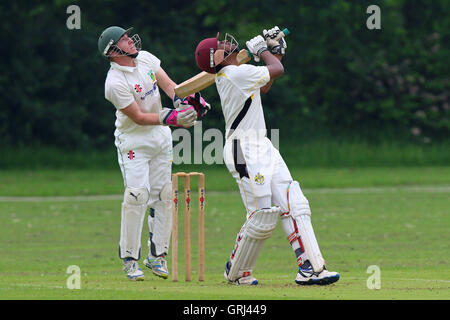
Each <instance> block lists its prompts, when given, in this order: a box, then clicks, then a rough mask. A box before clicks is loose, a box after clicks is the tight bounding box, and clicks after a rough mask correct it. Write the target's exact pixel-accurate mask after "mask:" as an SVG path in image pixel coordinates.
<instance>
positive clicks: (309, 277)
mask: <svg viewBox="0 0 450 320" xmlns="http://www.w3.org/2000/svg"><path fill="white" fill-rule="evenodd" d="M338 280H339V273H337V272H330V271H328V270H327V269H326V268H325V267H324V268H323V270H322V271H321V272H319V273H317V272H314V270H313V268H312V266H311V265H310V264H308V266H301V267H299V268H298V273H297V277H296V278H295V282H296V283H297V284H300V285H313V284H316V285H328V284H332V283H334V282H336V281H338Z"/></svg>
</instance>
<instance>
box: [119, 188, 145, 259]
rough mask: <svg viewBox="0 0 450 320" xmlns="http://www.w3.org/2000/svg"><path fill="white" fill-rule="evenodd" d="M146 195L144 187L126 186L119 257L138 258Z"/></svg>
mask: <svg viewBox="0 0 450 320" xmlns="http://www.w3.org/2000/svg"><path fill="white" fill-rule="evenodd" d="M148 197H149V194H148V191H147V189H146V188H130V187H127V188H126V189H125V194H124V202H123V203H122V220H121V229H120V242H119V255H120V258H121V259H124V258H133V259H135V260H138V259H139V256H140V251H141V234H142V226H143V223H144V217H145V212H146V210H147V201H148Z"/></svg>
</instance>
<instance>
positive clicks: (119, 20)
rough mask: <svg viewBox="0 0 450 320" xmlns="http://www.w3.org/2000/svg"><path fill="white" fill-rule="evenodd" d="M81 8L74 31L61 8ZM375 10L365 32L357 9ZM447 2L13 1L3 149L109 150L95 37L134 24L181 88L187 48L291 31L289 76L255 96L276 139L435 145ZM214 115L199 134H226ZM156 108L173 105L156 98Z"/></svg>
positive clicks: (441, 121)
mask: <svg viewBox="0 0 450 320" xmlns="http://www.w3.org/2000/svg"><path fill="white" fill-rule="evenodd" d="M71 4H76V5H78V6H79V7H80V9H81V29H80V30H69V29H68V28H67V27H66V19H67V18H68V16H69V15H68V14H67V13H66V8H67V7H68V6H69V5H71ZM371 4H377V5H378V6H379V7H380V8H381V19H382V20H381V30H369V29H367V27H366V19H367V18H368V17H369V14H367V13H366V8H367V7H368V6H369V5H371ZM449 7H450V6H449V5H448V2H447V1H446V0H435V1H425V0H413V1H406V0H398V1H394V0H385V1H325V0H320V1H312V0H310V1H294V0H279V1H256V0H246V1H225V0H215V1H210V0H194V1H179V0H167V1H148V0H147V1H141V0H135V1H133V2H124V1H65V0H54V1H45V2H36V1H14V2H2V3H1V4H0V19H1V21H2V31H3V32H2V34H3V41H2V59H1V62H0V63H1V64H2V66H1V69H2V74H1V75H0V90H1V91H0V93H1V96H2V112H1V113H0V137H1V140H0V144H1V145H2V146H14V145H24V146H28V145H48V146H58V147H66V148H83V147H89V148H92V147H98V148H103V147H108V146H111V145H112V143H113V142H112V141H113V137H112V133H113V130H114V119H115V116H114V112H115V109H114V107H113V106H112V105H111V104H110V103H109V102H107V101H106V100H105V99H104V92H103V89H104V79H105V76H106V72H107V70H108V67H109V64H108V62H107V61H106V60H105V59H103V58H102V57H101V56H100V55H99V53H98V51H97V39H98V36H99V34H100V33H101V31H102V30H103V29H104V28H106V27H108V26H110V25H120V26H123V27H128V26H134V27H135V31H136V32H137V33H139V35H140V36H141V38H142V41H143V48H144V49H145V50H148V51H150V52H152V53H153V54H155V55H156V56H158V57H159V58H160V59H161V60H162V67H163V68H164V69H165V70H166V71H167V72H168V73H169V75H170V76H171V77H172V79H173V80H174V81H176V82H178V83H180V82H182V81H184V80H185V79H187V78H189V77H190V76H192V75H194V74H196V73H198V72H199V70H198V69H197V67H196V65H195V60H194V50H195V46H196V44H197V43H198V42H199V41H200V40H202V39H203V38H206V37H213V36H215V34H216V32H217V31H220V32H221V33H222V34H224V33H225V32H228V33H230V34H232V35H234V36H235V37H236V38H237V40H238V41H239V43H240V46H241V47H245V41H246V40H248V39H249V38H251V37H253V36H255V35H256V34H259V33H261V31H262V29H264V28H270V27H272V26H273V25H278V26H280V27H288V28H289V29H290V30H291V32H292V33H291V34H290V35H289V38H287V43H288V49H287V54H286V57H285V58H284V60H283V63H284V66H285V70H286V73H285V75H284V76H283V77H282V78H280V79H279V80H277V81H276V82H275V84H274V85H273V87H272V89H271V91H270V92H269V93H268V94H267V95H266V96H265V97H263V104H264V106H265V116H266V121H267V123H268V126H269V127H271V128H280V130H281V136H282V137H296V138H298V137H304V138H305V139H310V138H312V137H316V136H326V137H327V136H328V137H334V138H337V137H339V136H342V137H355V136H358V137H361V138H363V139H366V138H367V139H375V140H376V139H392V138H393V137H398V138H402V139H410V140H412V141H419V142H425V143H429V142H434V141H439V140H444V139H446V137H447V136H448V134H449V131H450V123H449V114H450V106H449V104H450V103H449V83H450V81H449V74H450V73H449V64H448V61H449V60H450V54H449V47H448V45H449V43H450V41H449V40H450V39H449V30H450V12H449ZM203 95H204V96H205V97H206V99H207V100H208V101H209V102H211V104H212V105H213V107H214V110H212V112H210V113H209V114H208V116H207V119H205V121H204V124H203V126H204V128H208V127H218V128H223V125H224V123H223V120H222V115H221V110H220V105H219V98H218V95H217V93H216V92H215V89H214V88H208V89H206V90H204V91H203ZM163 104H164V105H171V101H170V100H169V99H168V98H167V97H165V96H164V97H163Z"/></svg>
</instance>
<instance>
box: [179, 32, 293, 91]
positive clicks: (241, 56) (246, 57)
mask: <svg viewBox="0 0 450 320" xmlns="http://www.w3.org/2000/svg"><path fill="white" fill-rule="evenodd" d="M288 34H289V30H288V29H287V28H286V29H284V30H283V31H280V33H279V34H278V36H277V37H276V38H275V39H274V40H275V41H277V40H280V39H281V38H282V37H285V36H287V35H288ZM250 59H251V54H250V52H249V51H248V50H247V49H242V50H241V51H239V53H238V55H237V62H238V64H243V63H247V62H249V61H250ZM215 78H216V75H215V74H212V73H208V72H205V71H202V72H200V73H199V74H197V75H195V76H193V77H192V78H189V79H188V80H186V81H184V82H182V83H180V84H179V85H177V86H176V87H175V94H176V95H177V96H179V97H187V96H188V95H190V94H193V93H195V92H199V91H201V90H203V89H205V88H207V87H209V86H210V85H212V84H213V83H214V81H215Z"/></svg>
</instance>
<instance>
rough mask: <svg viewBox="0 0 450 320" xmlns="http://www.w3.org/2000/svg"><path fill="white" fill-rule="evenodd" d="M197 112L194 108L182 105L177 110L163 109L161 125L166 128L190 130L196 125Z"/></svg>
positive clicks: (160, 113) (160, 116) (160, 119)
mask: <svg viewBox="0 0 450 320" xmlns="http://www.w3.org/2000/svg"><path fill="white" fill-rule="evenodd" d="M195 120H197V112H196V111H195V109H194V107H193V106H187V105H182V106H181V107H179V108H177V109H170V108H162V110H161V111H160V112H159V123H161V124H162V125H164V126H175V127H183V128H189V127H192V126H193V125H194V124H195Z"/></svg>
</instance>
